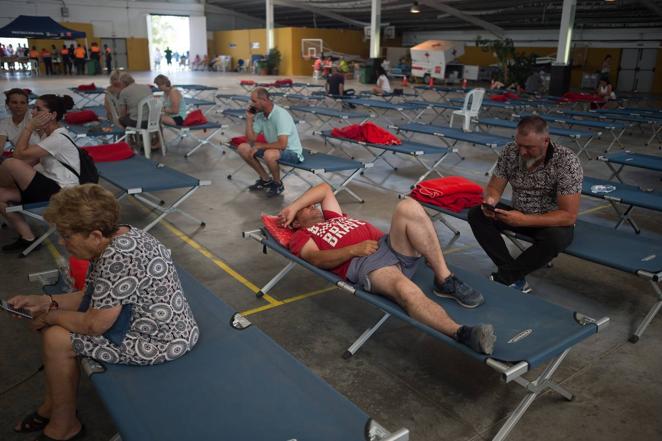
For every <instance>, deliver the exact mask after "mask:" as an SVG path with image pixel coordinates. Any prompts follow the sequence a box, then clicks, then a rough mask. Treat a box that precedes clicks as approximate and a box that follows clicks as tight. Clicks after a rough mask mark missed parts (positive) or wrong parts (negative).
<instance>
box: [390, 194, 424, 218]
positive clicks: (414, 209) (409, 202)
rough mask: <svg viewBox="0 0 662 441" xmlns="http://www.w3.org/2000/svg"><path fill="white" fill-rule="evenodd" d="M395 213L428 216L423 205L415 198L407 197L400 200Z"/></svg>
mask: <svg viewBox="0 0 662 441" xmlns="http://www.w3.org/2000/svg"><path fill="white" fill-rule="evenodd" d="M395 215H396V216H397V215H403V216H409V217H412V216H427V215H426V214H425V210H424V209H423V206H422V205H421V204H419V203H418V201H416V200H415V199H412V198H405V199H403V200H401V201H400V202H398V205H396V207H395Z"/></svg>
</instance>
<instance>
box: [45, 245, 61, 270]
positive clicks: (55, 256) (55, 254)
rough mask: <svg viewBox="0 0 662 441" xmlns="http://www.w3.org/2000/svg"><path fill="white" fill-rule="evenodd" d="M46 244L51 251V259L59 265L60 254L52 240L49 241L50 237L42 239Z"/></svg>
mask: <svg viewBox="0 0 662 441" xmlns="http://www.w3.org/2000/svg"><path fill="white" fill-rule="evenodd" d="M44 243H45V244H46V248H47V249H48V252H49V253H51V256H53V260H55V264H56V265H59V264H60V261H61V260H62V254H60V252H59V251H58V250H57V248H55V245H53V242H51V240H50V239H46V240H45V241H44Z"/></svg>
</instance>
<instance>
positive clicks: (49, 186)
mask: <svg viewBox="0 0 662 441" xmlns="http://www.w3.org/2000/svg"><path fill="white" fill-rule="evenodd" d="M20 191H21V203H22V204H33V203H35V202H47V201H48V200H50V198H51V196H53V195H54V194H55V193H57V192H58V191H60V185H59V184H58V183H57V182H55V181H54V180H52V179H51V178H49V177H47V176H44V175H42V174H41V173H39V172H36V173H35V175H34V178H32V181H30V183H29V184H28V186H27V187H26V188H25V190H20Z"/></svg>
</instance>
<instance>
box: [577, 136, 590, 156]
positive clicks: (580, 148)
mask: <svg viewBox="0 0 662 441" xmlns="http://www.w3.org/2000/svg"><path fill="white" fill-rule="evenodd" d="M591 141H593V137H590V138H589V139H588V140H587V141H586V142H585V143H584V145H581V144H580V143H579V140H578V139H577V138H575V144H576V145H577V149H578V150H577V156H581V154H582V153H583V154H584V155H585V156H586V158H587V159H589V160H591V159H592V158H591V155H590V154H589V153H588V151H587V149H588V145H589V144H590V143H591Z"/></svg>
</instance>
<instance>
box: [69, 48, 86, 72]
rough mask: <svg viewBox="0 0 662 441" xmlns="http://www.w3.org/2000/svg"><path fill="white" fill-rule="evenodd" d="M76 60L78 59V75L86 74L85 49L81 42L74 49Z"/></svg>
mask: <svg viewBox="0 0 662 441" xmlns="http://www.w3.org/2000/svg"><path fill="white" fill-rule="evenodd" d="M72 46H73V45H72ZM74 60H75V61H76V75H85V49H84V48H83V46H81V45H80V43H79V44H78V47H77V48H76V49H75V50H74Z"/></svg>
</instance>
